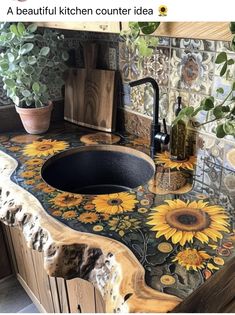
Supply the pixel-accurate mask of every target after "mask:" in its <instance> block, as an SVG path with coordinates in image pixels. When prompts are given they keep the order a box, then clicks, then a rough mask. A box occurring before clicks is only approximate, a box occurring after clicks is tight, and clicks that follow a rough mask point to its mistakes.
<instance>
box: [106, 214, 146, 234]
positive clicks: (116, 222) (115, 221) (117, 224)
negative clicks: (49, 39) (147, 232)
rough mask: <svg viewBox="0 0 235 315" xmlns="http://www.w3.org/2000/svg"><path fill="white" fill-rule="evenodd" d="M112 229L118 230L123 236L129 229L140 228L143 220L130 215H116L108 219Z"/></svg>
mask: <svg viewBox="0 0 235 315" xmlns="http://www.w3.org/2000/svg"><path fill="white" fill-rule="evenodd" d="M108 225H109V226H110V230H111V231H116V232H117V233H118V234H119V235H120V236H123V235H124V234H125V233H126V232H127V231H132V230H135V229H138V228H140V225H141V222H140V221H139V220H137V219H134V218H130V217H129V216H124V217H114V218H112V219H111V220H109V221H108Z"/></svg>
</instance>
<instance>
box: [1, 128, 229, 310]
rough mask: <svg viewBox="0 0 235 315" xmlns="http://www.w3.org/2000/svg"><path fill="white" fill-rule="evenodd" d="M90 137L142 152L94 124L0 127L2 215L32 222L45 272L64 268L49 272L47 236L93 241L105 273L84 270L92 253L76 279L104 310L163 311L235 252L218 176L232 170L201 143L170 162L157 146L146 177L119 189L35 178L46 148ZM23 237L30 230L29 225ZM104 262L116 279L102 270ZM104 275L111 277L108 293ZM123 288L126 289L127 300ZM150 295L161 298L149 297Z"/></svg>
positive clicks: (139, 143) (224, 187) (136, 143)
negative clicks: (57, 185)
mask: <svg viewBox="0 0 235 315" xmlns="http://www.w3.org/2000/svg"><path fill="white" fill-rule="evenodd" d="M97 143H98V144H111V145H112V144H120V145H124V146H129V147H133V148H135V149H137V150H138V149H139V150H141V151H143V152H146V153H148V144H147V143H146V141H145V140H144V139H140V138H137V137H135V136H130V135H123V136H118V135H110V134H105V133H99V132H97V133H95V132H94V131H90V130H88V129H84V128H83V129H81V128H80V129H79V128H78V127H75V126H73V125H71V124H67V123H66V124H64V125H62V126H60V127H58V128H56V129H54V130H51V131H50V132H48V133H47V134H45V135H43V136H32V135H27V134H25V133H19V132H15V133H9V134H2V135H0V150H1V152H0V153H1V154H0V161H1V167H0V173H1V174H2V175H1V176H0V178H1V180H2V182H0V190H1V199H2V208H1V210H0V219H1V220H2V221H3V222H5V223H8V224H18V225H19V222H21V223H22V222H23V223H24V222H26V223H25V226H26V227H27V231H28V230H32V229H35V227H37V229H38V228H40V229H42V230H43V231H44V230H45V231H46V232H47V233H49V235H50V236H48V235H47V240H46V241H45V242H43V241H42V242H41V245H40V246H41V248H40V249H41V250H42V249H43V250H44V251H45V262H46V263H45V265H46V266H47V270H48V273H49V274H51V275H58V274H60V275H61V274H62V275H63V276H66V270H65V269H66V268H65V269H63V268H62V269H63V272H62V271H61V270H60V271H59V270H57V269H56V267H55V266H54V265H53V264H52V263H51V261H49V259H48V257H47V254H46V253H47V250H46V249H44V248H45V244H46V243H47V242H49V240H50V242H52V241H53V244H54V243H55V244H57V245H56V246H57V248H59V247H60V245H61V244H68V246H72V244H74V243H76V242H83V243H85V244H89V246H91V244H92V248H96V249H99V250H101V252H102V255H103V256H102V255H101V254H100V255H101V256H102V257H105V259H106V260H105V261H109V267H107V266H106V267H107V268H108V269H109V272H108V271H107V273H108V274H109V277H108V278H107V275H106V278H105V277H104V275H103V274H102V275H101V276H100V277H101V278H97V274H96V277H94V271H92V268H93V267H94V262H93V267H92V268H91V270H90V271H89V273H88V274H89V275H86V277H85V278H86V279H88V280H90V281H91V282H92V283H93V284H94V285H96V286H97V287H98V288H99V289H100V291H101V293H102V295H103V297H104V298H105V300H106V303H107V305H108V306H107V310H109V311H115V310H117V308H118V309H119V310H121V311H144V312H145V311H146V312H148V311H151V312H157V311H164V312H165V311H169V310H172V309H173V308H174V307H175V306H176V305H177V304H178V303H179V302H180V301H181V299H186V298H187V297H188V296H189V295H190V294H191V293H192V292H193V291H195V290H196V289H197V288H198V287H200V286H201V285H202V284H203V283H204V282H205V281H206V280H207V279H209V278H210V277H212V276H213V274H214V273H216V272H217V271H218V270H220V269H221V268H223V266H224V265H225V264H226V262H227V261H228V260H230V259H231V258H232V257H234V256H235V249H234V245H235V230H234V228H235V219H234V218H235V216H234V214H235V213H234V204H235V194H234V187H231V185H229V179H228V178H229V177H231V176H234V169H233V167H231V166H229V162H228V161H227V162H226V163H227V164H226V163H225V164H224V165H222V162H221V159H220V158H219V157H214V156H213V157H212V155H211V154H210V151H209V150H207V149H203V148H201V149H198V152H197V159H196V158H195V157H193V156H192V157H190V159H189V160H188V161H185V162H184V163H181V164H179V163H175V162H172V161H170V159H169V155H168V153H167V152H164V153H163V154H160V155H158V156H157V157H156V159H155V162H156V165H157V173H156V175H155V177H154V178H153V179H152V180H151V181H150V182H149V183H148V184H147V185H145V186H140V187H137V188H136V189H133V190H130V191H128V192H123V193H116V194H109V195H99V196H93V195H80V194H71V193H66V192H61V191H58V190H56V189H54V188H53V187H50V186H48V185H47V184H46V183H45V182H44V181H43V180H42V178H41V175H40V169H41V166H42V164H43V163H44V162H45V161H46V160H47V159H48V158H49V157H51V156H52V155H54V154H55V153H58V152H61V151H63V150H65V149H68V148H71V147H77V146H82V145H90V144H97ZM9 156H11V157H12V158H13V159H14V160H12V159H10V158H9ZM14 161H17V164H16V163H15V164H14V163H13V162H14ZM9 165H10V166H9ZM21 195H24V198H23V199H22V198H21V197H20V196H21ZM33 196H34V197H33ZM27 198H33V199H32V200H34V201H32V202H33V204H35V207H33V206H32V203H30V204H27V202H28V200H29V199H27ZM12 200H13V201H14V202H13V201H12ZM35 200H36V201H35ZM10 201H11V202H13V203H14V206H12V205H11V204H10ZM4 202H5V203H4ZM16 205H17V206H16ZM30 207H31V208H32V209H33V210H32V209H30ZM22 209H23V210H22ZM35 209H37V210H35ZM11 211H12V213H13V214H11V215H10V217H11V219H9V213H11ZM30 211H33V212H32V213H31V212H30ZM37 211H38V212H37ZM7 214H8V216H7ZM28 214H30V216H34V223H33V226H32V225H30V226H29V225H27V224H28V223H27V222H28V221H27V219H25V218H23V216H24V215H25V216H26V217H27V215H28ZM7 218H8V219H7ZM35 218H36V219H35ZM9 220H10V221H9ZM24 220H25V221H24ZM37 220H39V221H37ZM29 222H30V220H29ZM37 222H39V223H37ZM61 223H62V224H61ZM31 224H32V222H31ZM50 226H51V229H50ZM23 227H24V224H23ZM52 230H53V231H52ZM25 231H26V230H25ZM27 233H28V232H27ZM27 233H26V234H27ZM27 236H28V237H32V233H31V234H30V233H28V234H27ZM78 236H79V237H78ZM86 238H87V241H86V240H85V239H86ZM42 239H43V238H42ZM77 239H79V241H77ZM66 240H69V242H68V241H67V242H66ZM75 240H76V241H75ZM32 243H33V244H35V242H32ZM50 244H51V243H50ZM69 244H70V245H69ZM110 244H111V245H110ZM31 245H32V244H31ZM32 246H33V245H32ZM35 246H36V245H35ZM47 249H48V244H47ZM123 254H125V255H126V256H125V257H126V260H125V259H124V260H123V257H121V256H123ZM100 255H98V256H97V260H98V259H100ZM62 256H63V255H62ZM119 256H120V257H121V258H120V257H119ZM94 257H95V255H94ZM112 257H113V258H112ZM94 259H96V258H94ZM112 259H113V262H112V263H111V260H112ZM96 262H97V261H96ZM130 263H131V264H132V268H133V273H134V270H135V272H136V274H135V278H136V279H135V281H134V282H136V283H135V284H131V282H132V281H133V274H132V272H131V271H130V270H132V269H130V268H131V267H130V266H129V264H130ZM70 264H71V262H70ZM110 264H111V265H110ZM122 264H123V265H122ZM124 265H125V266H124ZM110 266H112V267H110ZM133 266H134V267H133ZM97 268H98V267H97ZM112 268H113V269H112ZM125 268H126V269H127V270H126V271H125ZM70 269H71V268H70ZM108 269H107V270H108ZM113 270H115V277H116V278H115V279H116V280H113V279H114V278H112V277H111V276H110V274H112V275H113ZM124 271H125V272H126V274H128V273H129V275H128V276H127V275H126V279H125V280H123V279H124V278H123V277H121V276H120V274H119V273H121V274H123V273H124ZM70 272H71V270H70ZM137 274H138V277H137V276H136V275H137ZM76 275H77V276H79V274H76ZM80 276H81V275H80ZM128 277H129V279H131V280H130V281H129V282H128V279H127V278H128ZM97 279H99V280H97ZM100 279H102V281H103V282H102V281H101V280H100ZM104 279H106V280H104ZM109 281H112V282H116V283H117V284H116V285H117V287H118V292H119V298H116V300H115V299H114V298H113V296H114V295H115V294H114V292H113V289H112V290H111V289H110V287H109V286H110V284H108V283H109ZM123 281H124V282H123ZM124 284H126V287H125V285H124ZM146 284H147V285H146ZM127 288H128V289H127ZM140 288H141V292H138V290H140ZM127 291H128V292H127ZM126 294H131V295H130V296H128V299H127V298H126ZM116 295H117V294H116ZM111 297H112V302H110V299H111ZM125 298H126V300H125ZM142 299H143V301H142ZM157 300H160V302H159V303H160V304H161V305H160V304H159V303H153V301H155V302H156V301H157ZM107 301H108V302H107ZM141 301H142V302H141ZM146 301H149V302H146ZM137 304H138V306H137ZM159 305H160V306H159Z"/></svg>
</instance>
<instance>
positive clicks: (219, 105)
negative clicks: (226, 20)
mask: <svg viewBox="0 0 235 315" xmlns="http://www.w3.org/2000/svg"><path fill="white" fill-rule="evenodd" d="M230 30H231V32H232V34H235V22H231V23H230ZM231 47H232V49H233V50H234V51H235V36H233V39H232V42H231ZM215 63H216V64H218V65H220V76H221V77H223V76H225V77H226V78H228V77H229V75H230V71H231V70H230V68H231V66H232V65H233V64H234V63H235V60H234V59H232V58H228V55H227V53H226V52H221V53H220V54H218V56H217V58H216V60H215ZM216 92H217V94H224V89H223V88H222V87H219V88H218V89H217V91H216ZM201 111H206V112H207V115H206V121H205V122H203V123H200V124H199V123H197V122H193V121H192V120H193V118H194V117H195V116H196V115H197V114H198V113H199V112H201ZM185 118H189V119H190V120H191V121H192V124H193V126H194V127H200V126H203V125H206V124H209V123H211V122H217V123H218V124H217V127H216V129H215V133H216V136H217V137H218V138H223V137H225V136H226V135H230V136H233V137H235V81H233V82H232V83H231V88H230V90H229V92H228V93H227V95H226V97H225V98H224V99H223V100H221V101H220V102H218V101H217V102H216V101H215V99H214V97H213V96H208V97H206V98H204V99H203V100H202V101H201V104H200V105H199V106H198V107H197V108H194V107H192V106H188V107H185V108H183V109H182V110H181V111H180V113H179V115H178V116H177V117H176V119H175V120H174V121H173V124H176V123H177V122H178V121H179V120H180V119H185Z"/></svg>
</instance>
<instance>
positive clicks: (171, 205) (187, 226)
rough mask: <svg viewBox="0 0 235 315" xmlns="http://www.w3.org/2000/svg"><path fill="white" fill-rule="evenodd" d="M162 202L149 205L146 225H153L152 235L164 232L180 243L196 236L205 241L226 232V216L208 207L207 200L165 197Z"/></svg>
mask: <svg viewBox="0 0 235 315" xmlns="http://www.w3.org/2000/svg"><path fill="white" fill-rule="evenodd" d="M165 202H166V204H163V205H160V206H158V207H156V208H153V209H152V210H153V211H154V212H153V213H151V214H150V216H149V217H150V221H148V222H147V224H148V225H153V227H152V228H151V230H152V231H156V232H157V233H156V238H159V237H160V236H162V235H164V237H165V238H166V240H169V239H170V238H171V240H172V242H173V244H177V243H179V244H180V245H182V246H184V245H185V243H186V242H191V243H192V242H193V241H194V239H195V238H196V239H198V240H199V241H201V242H202V243H208V242H209V239H212V240H213V241H215V242H216V241H217V239H222V238H223V235H222V233H221V232H229V229H228V228H227V226H228V225H229V223H228V216H227V215H226V214H225V211H224V209H223V208H221V207H220V206H216V205H214V206H210V205H208V202H203V201H202V200H199V201H192V202H190V201H188V202H184V201H182V200H179V199H175V200H165Z"/></svg>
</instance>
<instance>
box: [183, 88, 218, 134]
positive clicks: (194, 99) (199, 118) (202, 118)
mask: <svg viewBox="0 0 235 315" xmlns="http://www.w3.org/2000/svg"><path fill="white" fill-rule="evenodd" d="M204 98H205V95H201V94H197V93H191V94H190V97H189V105H190V106H193V107H194V108H197V107H198V106H199V105H200V103H201V101H202V100H203V99H204ZM210 119H212V117H211V114H208V112H206V111H200V112H199V113H198V114H197V115H196V116H195V117H194V119H193V121H195V122H197V123H200V124H202V123H204V122H206V121H209V120H210ZM215 125H216V124H215V123H214V122H212V123H208V124H205V125H203V126H201V127H197V130H201V131H207V132H210V131H211V130H212V129H213V128H214V127H215Z"/></svg>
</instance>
